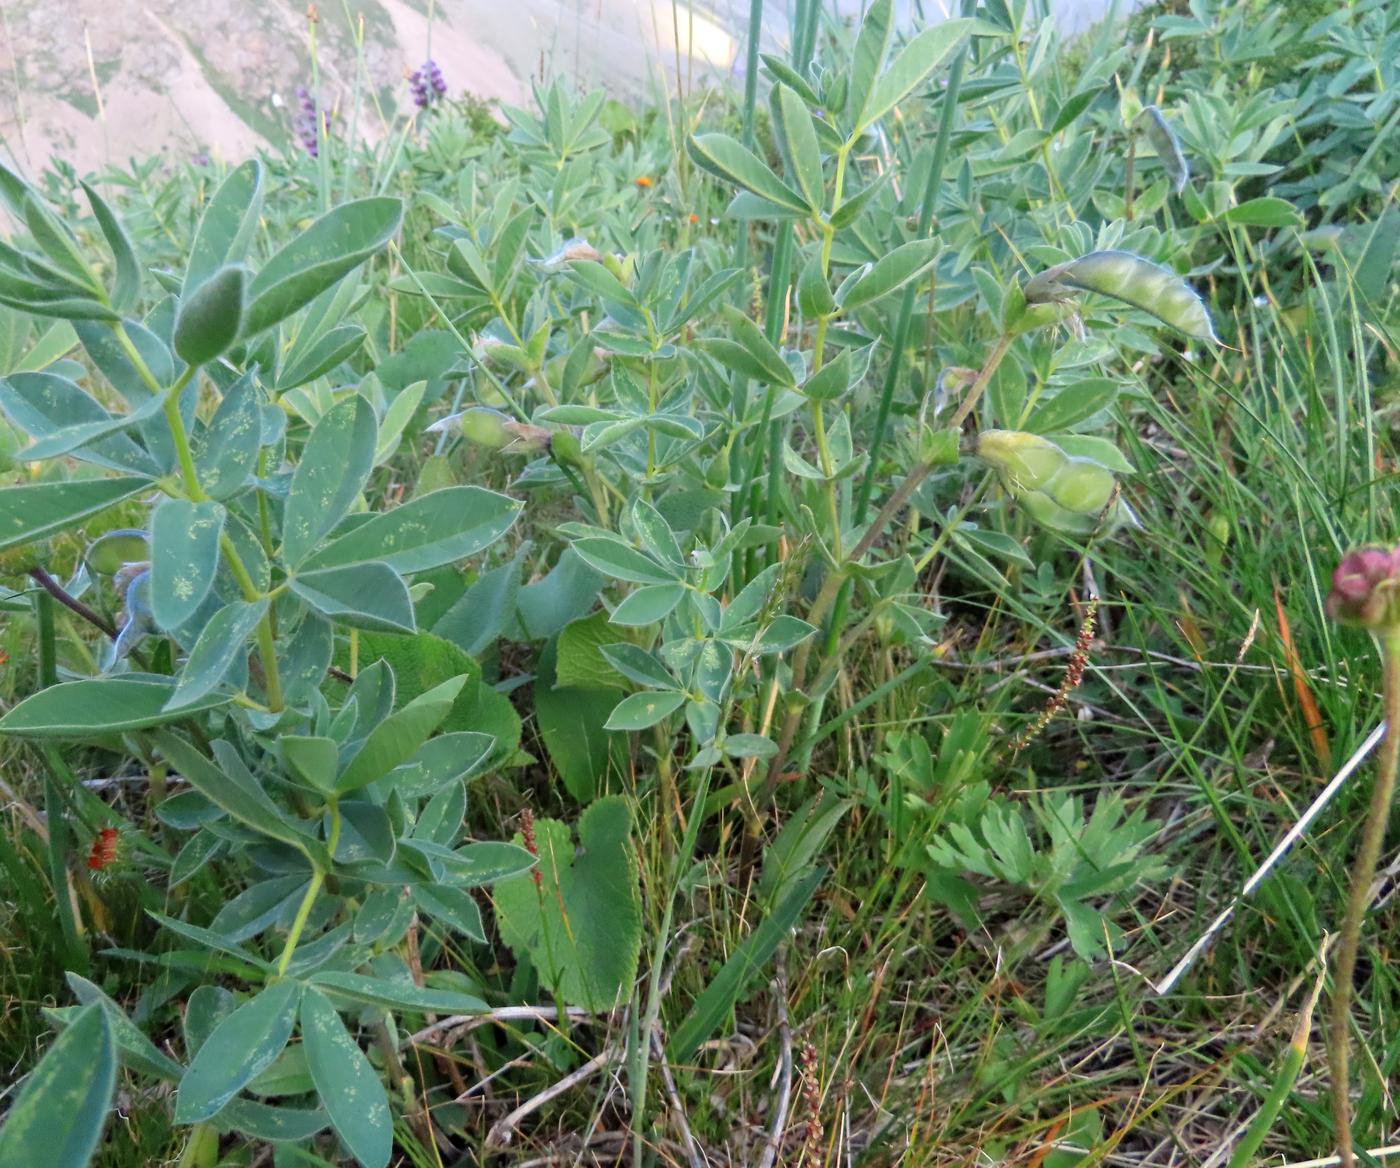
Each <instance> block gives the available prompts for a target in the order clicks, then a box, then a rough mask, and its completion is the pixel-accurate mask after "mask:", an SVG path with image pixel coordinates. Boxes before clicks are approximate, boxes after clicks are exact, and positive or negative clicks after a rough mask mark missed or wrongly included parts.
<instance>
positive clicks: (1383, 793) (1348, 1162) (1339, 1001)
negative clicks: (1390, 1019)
mask: <svg viewBox="0 0 1400 1168" xmlns="http://www.w3.org/2000/svg"><path fill="white" fill-rule="evenodd" d="M1381 653H1382V656H1383V659H1384V668H1385V739H1384V741H1383V742H1382V743H1381V749H1380V753H1379V755H1378V756H1377V758H1376V780H1375V786H1374V787H1373V788H1372V791H1371V806H1370V809H1369V810H1368V811H1367V813H1366V825H1365V827H1364V828H1363V829H1362V833H1361V847H1360V850H1359V851H1358V852H1357V855H1356V860H1355V862H1354V864H1353V865H1352V876H1351V887H1350V889H1349V890H1348V893H1347V905H1346V915H1345V916H1344V917H1343V918H1342V928H1341V935H1340V938H1339V940H1338V942H1337V964H1336V966H1335V967H1334V969H1333V988H1332V1011H1331V1018H1330V1020H1329V1027H1328V1031H1329V1032H1328V1041H1327V1046H1328V1053H1329V1055H1330V1057H1331V1063H1332V1067H1331V1073H1332V1115H1333V1119H1334V1121H1335V1123H1336V1127H1337V1153H1338V1155H1339V1156H1340V1157H1341V1161H1342V1168H1352V1166H1353V1165H1354V1164H1355V1162H1356V1161H1355V1156H1354V1154H1353V1152H1352V1142H1351V1090H1350V1087H1351V1084H1350V1055H1351V1051H1350V1023H1351V1000H1352V990H1353V985H1352V983H1353V980H1354V978H1355V975H1356V958H1357V954H1358V951H1359V950H1360V948H1361V926H1362V923H1363V922H1364V920H1365V916H1366V907H1367V905H1368V903H1369V902H1370V899H1371V882H1372V881H1373V880H1374V879H1375V875H1376V867H1377V865H1378V864H1379V862H1380V855H1381V847H1382V846H1383V845H1384V843H1385V828H1386V824H1387V822H1388V821H1389V819H1390V803H1391V799H1392V798H1393V796H1394V794H1395V771H1396V762H1397V760H1398V759H1400V632H1395V631H1392V632H1388V633H1387V634H1386V635H1385V638H1384V640H1383V641H1382V643H1381Z"/></svg>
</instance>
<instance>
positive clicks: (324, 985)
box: [311, 888, 489, 1014]
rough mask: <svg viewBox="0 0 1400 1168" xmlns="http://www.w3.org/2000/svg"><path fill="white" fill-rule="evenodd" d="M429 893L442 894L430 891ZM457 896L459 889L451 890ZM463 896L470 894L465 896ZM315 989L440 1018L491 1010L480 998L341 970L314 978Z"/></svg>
mask: <svg viewBox="0 0 1400 1168" xmlns="http://www.w3.org/2000/svg"><path fill="white" fill-rule="evenodd" d="M428 891H429V892H436V891H441V890H440V889H433V888H429V890H428ZM447 891H449V892H456V891H457V890H456V889H448V890H447ZM462 895H463V896H465V895H466V893H462ZM311 983H312V985H314V986H316V987H318V988H319V989H322V990H325V991H326V992H327V993H331V994H336V995H338V996H339V997H342V998H346V999H348V1000H349V1001H352V1002H361V1003H367V1004H368V1005H371V1006H388V1007H389V1008H390V1009H394V1010H423V1011H428V1012H432V1013H438V1014H484V1013H486V1011H487V1010H488V1009H489V1007H488V1006H487V1005H486V1003H485V1002H483V1001H482V1000H481V999H480V998H477V997H473V996H472V995H471V994H459V993H457V992H456V991H454V990H435V989H429V988H427V987H425V986H418V985H414V984H413V982H411V981H391V980H389V979H388V978H382V977H365V976H364V975H362V974H358V973H343V972H341V971H340V970H322V971H321V972H319V973H313V974H312V975H311Z"/></svg>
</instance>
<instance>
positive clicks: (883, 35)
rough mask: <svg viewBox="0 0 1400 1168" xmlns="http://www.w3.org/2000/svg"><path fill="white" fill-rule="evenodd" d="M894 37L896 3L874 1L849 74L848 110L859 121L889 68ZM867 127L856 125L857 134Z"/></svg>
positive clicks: (885, 0) (857, 42)
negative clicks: (891, 43)
mask: <svg viewBox="0 0 1400 1168" xmlns="http://www.w3.org/2000/svg"><path fill="white" fill-rule="evenodd" d="M893 36H894V3H893V0H874V3H872V4H871V5H870V7H869V8H867V9H866V12H865V18H864V19H863V20H862V21H861V24H860V32H859V33H857V34H856V44H855V50H854V52H853V53H852V55H851V71H850V73H849V75H848V76H849V78H850V81H849V85H848V88H847V91H846V108H847V109H850V110H853V111H854V112H855V114H856V116H857V118H859V115H860V112H861V111H862V110H863V109H864V108H865V104H866V101H867V99H868V98H869V97H870V91H871V89H872V88H873V87H874V85H875V79H876V78H877V77H878V76H879V75H880V70H881V69H883V68H884V67H885V61H886V59H887V58H888V57H889V54H890V41H891V39H892V37H893ZM863 128H864V126H863V125H861V124H857V125H856V126H855V130H856V132H857V133H859V132H860V131H861V130H862V129H863Z"/></svg>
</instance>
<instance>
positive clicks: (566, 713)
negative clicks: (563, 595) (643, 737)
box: [534, 622, 628, 803]
mask: <svg viewBox="0 0 1400 1168" xmlns="http://www.w3.org/2000/svg"><path fill="white" fill-rule="evenodd" d="M577 623H578V622H575V624H573V625H570V626H569V627H570V628H574V627H576V626H577ZM566 631H567V630H566ZM613 635H614V636H616V634H613ZM558 652H559V646H558V643H557V642H556V641H550V642H549V643H548V644H547V645H546V646H545V648H544V651H543V652H541V654H540V657H539V661H538V662H537V664H536V667H535V690H534V706H535V726H536V729H538V731H539V734H540V738H541V739H542V740H543V742H544V747H545V750H546V751H547V752H548V753H549V759H550V761H551V762H552V763H553V764H554V767H555V769H556V770H557V771H558V772H559V777H560V778H561V779H562V780H563V781H564V788H565V790H567V791H568V792H569V794H570V795H572V796H573V797H574V798H575V799H576V800H578V801H579V802H580V803H591V802H592V801H593V799H594V798H595V797H596V796H597V794H598V792H599V791H600V790H603V789H605V788H606V787H607V786H608V784H609V780H611V779H614V778H617V779H620V778H621V777H622V776H624V775H625V774H626V773H627V769H626V768H627V745H628V744H627V737H626V735H624V734H612V733H609V732H608V731H607V730H605V729H603V724H604V723H605V722H606V721H607V720H608V715H609V714H610V713H612V710H613V707H614V706H616V705H617V703H618V701H619V700H620V699H621V698H622V696H623V694H622V690H621V689H615V688H612V687H609V686H602V685H589V686H577V685H560V684H559V678H558ZM619 680H620V679H619Z"/></svg>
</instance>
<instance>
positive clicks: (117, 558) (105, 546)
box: [83, 527, 151, 576]
mask: <svg viewBox="0 0 1400 1168" xmlns="http://www.w3.org/2000/svg"><path fill="white" fill-rule="evenodd" d="M150 558H151V544H150V538H149V537H148V536H147V535H146V533H145V532H144V531H140V530H138V529H137V528H134V527H123V528H118V529H117V530H115V531H108V532H106V533H105V534H103V535H99V536H98V537H97V538H96V539H95V540H93V541H92V543H91V544H89V545H88V549H87V551H86V552H85V553H84V555H83V560H84V562H85V563H86V564H87V566H88V570H89V571H90V572H96V573H97V574H98V575H101V576H113V575H115V574H116V573H117V572H119V571H120V570H121V568H122V566H123V565H124V564H139V563H142V562H144V561H146V560H149V559H150Z"/></svg>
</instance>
